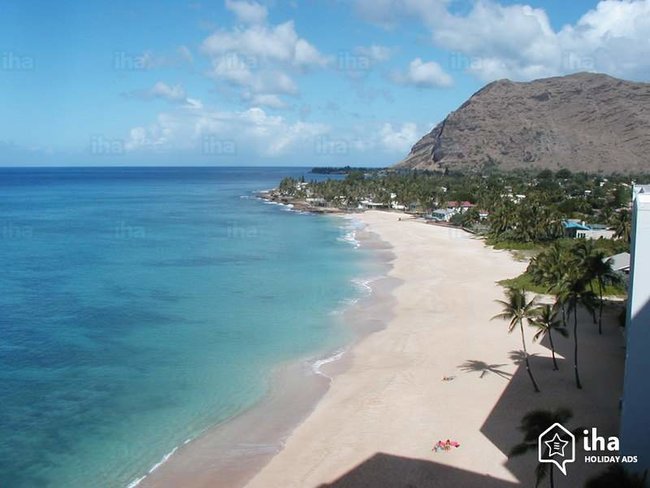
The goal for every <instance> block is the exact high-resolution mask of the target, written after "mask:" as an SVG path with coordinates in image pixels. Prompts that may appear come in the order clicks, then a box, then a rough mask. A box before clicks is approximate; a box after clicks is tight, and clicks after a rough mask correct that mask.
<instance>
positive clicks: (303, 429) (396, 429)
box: [212, 212, 624, 488]
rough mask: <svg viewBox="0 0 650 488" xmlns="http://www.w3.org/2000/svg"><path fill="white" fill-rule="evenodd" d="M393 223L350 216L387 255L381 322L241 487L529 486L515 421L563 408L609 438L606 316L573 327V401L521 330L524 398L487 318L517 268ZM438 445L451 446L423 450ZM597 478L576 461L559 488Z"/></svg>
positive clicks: (376, 216)
mask: <svg viewBox="0 0 650 488" xmlns="http://www.w3.org/2000/svg"><path fill="white" fill-rule="evenodd" d="M399 217H400V216H399V215H397V214H395V213H388V212H366V213H364V214H362V215H359V216H358V218H359V219H361V220H362V221H363V222H364V223H365V224H366V225H367V229H368V230H369V231H370V232H373V233H376V234H377V235H378V236H379V237H380V238H381V239H382V240H383V241H385V242H387V243H388V244H390V246H392V251H393V254H394V261H393V263H392V269H391V270H390V272H389V275H390V276H392V277H394V278H397V279H399V280H401V284H400V285H399V286H398V287H397V288H396V289H395V290H394V291H393V295H394V298H395V304H394V306H393V310H392V317H391V318H389V320H388V321H387V323H386V327H385V329H383V330H381V331H379V332H376V333H374V334H371V335H369V336H368V337H366V338H365V339H364V340H363V341H362V342H361V343H360V344H358V345H357V346H356V347H355V348H354V350H353V351H352V353H351V356H350V357H349V358H348V362H349V365H348V367H347V369H346V371H344V372H343V373H342V374H340V375H338V376H336V377H335V378H334V380H333V382H332V384H331V386H330V389H329V390H328V392H327V393H326V394H325V396H324V398H323V399H322V400H321V401H320V402H319V403H318V404H317V406H316V408H315V409H314V411H313V412H312V413H311V415H310V416H309V417H308V418H307V419H306V420H305V421H304V422H303V423H302V424H301V425H300V426H298V427H297V428H296V429H295V430H294V432H293V433H292V434H291V436H290V437H289V438H288V440H287V441H286V444H285V446H284V449H283V450H282V451H281V452H280V453H279V454H278V455H276V456H275V457H273V459H272V460H271V461H270V462H269V463H268V464H267V465H266V466H265V467H264V468H263V469H262V470H261V471H260V472H259V473H258V474H257V475H256V476H255V477H254V478H253V479H252V480H251V481H250V482H249V483H248V484H247V485H246V486H247V488H308V487H314V488H315V487H359V488H361V487H375V486H376V487H384V486H385V487H407V486H409V487H429V486H430V487H437V486H441V487H442V486H445V487H448V486H464V487H465V486H482V487H492V486H494V487H496V486H503V487H510V486H534V484H535V483H534V469H535V466H536V459H535V454H530V455H527V456H523V457H519V458H514V459H511V460H509V459H508V457H507V453H508V452H509V450H510V449H511V448H512V446H514V445H515V444H517V443H518V442H520V441H521V433H520V432H519V431H518V430H517V425H518V424H519V421H520V419H521V417H522V416H523V415H524V414H525V413H527V412H528V411H530V410H533V409H538V408H557V407H559V406H567V407H570V408H571V409H572V411H573V413H574V427H577V426H589V427H591V426H597V427H598V428H599V430H600V431H601V432H603V433H607V434H608V435H615V434H616V433H617V432H618V401H619V397H620V394H621V384H622V376H623V359H624V350H623V347H622V346H623V338H622V335H621V333H620V331H619V330H618V327H616V326H615V325H614V323H615V320H614V318H613V317H611V316H610V315H607V324H606V327H605V330H604V333H603V335H602V336H598V334H597V331H596V327H595V326H594V325H593V323H592V322H591V320H590V318H589V317H586V316H585V317H581V342H580V346H581V351H582V360H581V373H582V377H583V382H584V390H582V391H578V390H576V388H575V386H574V383H573V376H572V370H571V361H570V358H571V356H570V354H569V351H570V350H572V349H571V348H572V345H571V344H572V343H571V341H570V340H568V339H563V338H559V339H556V342H558V344H557V348H558V350H559V353H560V358H562V357H566V358H567V359H566V360H564V359H561V360H560V369H561V370H560V371H559V372H557V371H552V367H551V361H550V350H549V349H548V348H547V347H545V343H544V342H543V343H542V344H538V343H536V344H533V343H532V341H531V337H532V333H531V332H532V330H528V331H527V333H528V345H529V352H531V353H532V354H534V355H535V357H533V358H531V365H532V368H533V369H534V372H535V374H536V376H537V380H538V382H539V384H540V387H541V389H542V392H541V393H538V394H535V393H533V391H532V388H531V385H530V383H529V380H528V378H527V376H526V375H525V371H524V370H523V368H520V366H519V365H518V358H519V351H520V349H521V344H520V337H519V335H518V334H511V335H509V334H508V333H507V330H506V329H507V327H506V323H505V322H501V321H491V320H490V318H491V317H492V316H493V315H495V314H496V313H498V312H499V311H500V307H499V305H498V304H496V303H495V302H494V300H495V299H497V298H501V297H502V289H501V287H500V286H498V285H497V284H496V281H498V280H500V279H503V278H508V277H513V276H515V275H517V274H519V273H520V272H522V271H523V270H524V269H525V267H526V263H523V262H517V261H515V260H514V259H513V258H512V257H511V255H510V253H508V252H505V251H494V250H492V249H490V248H488V247H486V246H485V245H484V243H483V242H482V241H481V240H478V239H475V238H473V237H472V236H471V235H470V234H467V233H465V232H463V231H461V230H457V229H449V228H441V227H437V226H431V225H426V224H424V223H422V222H417V221H414V220H410V219H409V218H408V217H406V218H403V219H402V220H399V219H398V218H399ZM443 377H453V380H451V381H443ZM446 439H452V440H456V441H458V442H459V443H460V444H461V447H460V448H457V449H454V450H452V451H450V452H442V453H435V452H433V451H432V447H433V445H434V443H435V442H437V441H438V440H446ZM580 455H581V453H580V450H578V459H580ZM603 468H604V466H598V465H585V464H584V463H575V464H574V465H571V468H570V470H569V475H568V476H567V478H566V479H562V480H561V483H562V484H561V485H560V486H572V487H577V486H582V483H583V482H584V480H585V479H586V478H587V477H588V476H590V475H592V474H593V473H596V472H599V471H600V470H602V469H603ZM558 476H562V475H558ZM212 486H221V485H218V484H214V485H212Z"/></svg>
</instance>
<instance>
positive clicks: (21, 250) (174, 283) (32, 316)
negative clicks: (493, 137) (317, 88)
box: [0, 168, 363, 488]
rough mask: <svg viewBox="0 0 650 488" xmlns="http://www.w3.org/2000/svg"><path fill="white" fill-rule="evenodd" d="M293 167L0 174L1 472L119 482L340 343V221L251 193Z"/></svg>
mask: <svg viewBox="0 0 650 488" xmlns="http://www.w3.org/2000/svg"><path fill="white" fill-rule="evenodd" d="M302 173H303V170H296V169H291V170H289V169H286V168H285V169H277V168H276V169H254V168H249V169H232V168H231V169H215V168H211V169H207V168H203V169H173V168H171V169H170V168H168V169H52V170H45V169H31V170H0V195H1V200H0V245H1V252H0V266H1V269H2V279H1V281H0V310H1V312H0V432H1V434H2V435H1V436H0V486H2V487H12V488H13V487H30V488H35V487H41V486H43V487H44V486H47V487H66V488H74V487H84V488H85V487H90V486H99V485H98V484H97V480H98V479H100V480H102V482H101V486H102V487H107V488H108V487H123V486H126V485H128V484H129V482H131V481H133V480H134V479H136V478H138V477H140V476H142V475H143V474H145V473H146V472H147V470H148V469H149V468H150V467H151V466H152V465H153V464H155V463H156V462H158V461H159V460H160V459H161V457H162V456H163V455H164V454H165V453H168V452H169V451H171V450H172V449H173V448H174V447H175V446H177V445H179V444H182V442H183V441H184V440H185V439H188V438H191V437H194V436H196V435H197V434H198V433H200V432H201V431H202V430H203V429H205V428H206V427H207V426H209V425H213V424H215V423H217V422H220V421H223V420H225V419H227V418H229V417H232V416H233V415H235V414H237V413H239V412H241V411H242V410H243V409H245V408H247V407H249V406H251V405H252V404H253V403H255V402H256V401H257V400H259V399H260V397H261V396H262V395H263V394H264V392H265V389H266V387H267V382H268V379H269V373H270V371H271V368H272V367H273V365H276V364H278V363H280V362H283V361H286V360H291V359H297V358H304V357H310V356H315V355H318V354H322V353H323V352H325V351H327V350H331V349H333V348H336V347H338V346H340V345H341V344H342V343H344V342H345V341H346V340H347V336H346V331H345V330H344V329H343V328H342V327H337V326H335V325H333V323H332V320H331V311H332V310H334V309H337V308H341V307H342V305H343V304H344V303H345V301H346V299H349V298H350V297H353V296H356V295H359V294H360V291H359V290H358V289H357V288H356V287H355V286H354V284H353V283H352V282H351V280H352V278H353V277H355V276H358V275H359V273H361V272H362V268H363V262H362V260H361V259H360V257H359V253H358V252H357V251H355V249H354V247H353V246H351V245H350V244H349V243H346V242H345V240H344V239H342V236H343V235H344V233H345V230H344V229H342V227H341V226H342V221H341V219H335V218H326V217H318V216H312V215H298V214H296V213H294V212H289V211H286V209H284V208H282V207H280V206H276V205H269V204H265V203H264V202H262V201H260V200H257V199H254V198H251V197H250V195H251V192H252V191H254V190H259V189H264V188H269V187H272V186H275V185H276V184H277V183H278V182H279V180H280V178H281V177H282V176H284V175H286V174H293V175H295V176H298V175H300V174H302Z"/></svg>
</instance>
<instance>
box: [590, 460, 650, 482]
mask: <svg viewBox="0 0 650 488" xmlns="http://www.w3.org/2000/svg"><path fill="white" fill-rule="evenodd" d="M647 477H648V471H647V470H646V471H645V472H644V473H643V474H638V473H630V472H628V471H626V470H625V468H623V466H621V465H620V464H614V465H612V466H609V467H608V468H607V470H606V471H604V472H603V473H601V474H599V475H598V476H596V477H594V478H590V479H589V480H588V481H587V483H586V484H585V488H610V487H612V486H616V487H617V488H643V487H644V486H646V484H645V482H646V478H647Z"/></svg>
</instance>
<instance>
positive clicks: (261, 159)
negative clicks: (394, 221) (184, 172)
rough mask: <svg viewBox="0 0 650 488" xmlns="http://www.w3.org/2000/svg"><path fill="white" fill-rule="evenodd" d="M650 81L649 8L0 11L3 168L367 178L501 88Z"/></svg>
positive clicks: (606, 2) (647, 0)
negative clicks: (589, 76) (591, 75)
mask: <svg viewBox="0 0 650 488" xmlns="http://www.w3.org/2000/svg"><path fill="white" fill-rule="evenodd" d="M579 71H592V72H601V73H607V74H609V75H612V76H616V77H619V78H624V79H629V80H635V81H649V78H650V0H603V1H600V2H598V1H586V0H572V1H570V2H569V1H566V0H564V1H561V0H546V1H537V0H529V1H528V2H525V1H524V2H520V3H517V2H514V1H509V0H304V1H299V0H287V1H283V0H257V1H253V0H225V1H221V0H211V1H207V0H156V1H154V0H111V1H103V0H96V1H92V2H80V1H78V0H58V1H56V2H53V1H51V0H42V1H36V0H22V1H19V2H18V1H11V0H0V165H2V166H67V165H74V166H110V165H132V166H133V165H135V166H140V165H178V166H182V165H188V166H190V165H224V166H235V165H242V166H244V165H246V166H248V165H268V166H288V165H299V166H316V165H332V166H340V165H346V164H351V165H369V166H386V165H390V164H393V163H396V162H398V161H399V160H400V159H402V158H403V157H404V156H405V155H406V154H407V153H408V151H409V149H410V147H411V146H412V145H413V144H414V143H415V142H416V141H417V140H418V139H419V138H420V137H422V136H423V135H424V134H426V133H427V132H428V131H430V130H431V129H432V128H433V127H434V126H435V125H436V124H437V123H438V122H440V121H442V120H443V119H444V118H445V116H446V115H447V114H448V113H449V112H450V111H453V110H454V109H456V108H457V107H458V106H459V105H460V104H462V103H463V102H464V101H465V100H466V99H467V98H469V97H470V96H471V95H472V94H473V93H474V92H476V91H477V90H479V89H480V88H481V87H482V86H484V85H485V84H486V83H489V82H491V81H494V80H497V79H501V78H509V79H512V80H516V81H528V80H532V79H537V78H544V77H549V76H558V75H564V74H569V73H573V72H579Z"/></svg>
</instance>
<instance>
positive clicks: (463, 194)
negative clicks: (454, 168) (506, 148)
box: [279, 166, 650, 254]
mask: <svg viewBox="0 0 650 488" xmlns="http://www.w3.org/2000/svg"><path fill="white" fill-rule="evenodd" d="M315 171H317V172H319V173H325V174H345V175H346V176H345V178H341V179H329V180H326V181H319V182H316V181H312V182H309V183H304V182H301V181H298V180H295V179H292V178H285V179H284V180H283V181H282V182H281V183H280V186H279V192H280V194H281V195H282V196H284V197H289V198H295V199H302V200H304V199H306V198H317V199H321V200H322V201H323V202H325V205H326V206H328V207H334V208H341V209H346V210H356V209H357V208H359V206H360V205H362V204H364V202H365V204H366V205H367V204H368V203H372V204H374V205H376V206H383V207H385V208H396V209H399V210H404V211H407V212H410V213H414V214H419V215H422V216H431V215H432V212H433V211H434V210H435V209H447V208H448V207H449V208H452V209H453V213H452V215H451V218H450V219H449V221H450V223H451V224H452V225H457V226H459V227H463V228H466V229H468V230H471V231H472V232H474V233H476V234H479V235H482V236H484V237H486V238H487V242H488V244H490V245H493V246H495V248H497V249H519V250H540V249H542V248H543V247H544V246H546V245H548V244H550V243H552V242H554V241H556V240H558V239H562V238H564V237H565V236H566V235H567V231H566V229H565V225H564V222H565V221H567V220H568V219H574V220H575V221H576V222H588V223H589V224H591V225H601V226H606V227H609V228H611V229H612V230H613V231H614V232H615V237H616V239H615V240H612V239H603V240H604V241H610V242H612V243H613V242H617V244H607V245H609V246H611V247H617V248H618V249H620V250H626V249H627V247H628V243H629V237H630V229H631V219H630V211H629V205H630V201H631V181H633V179H634V178H635V177H636V178H638V179H640V180H643V179H644V178H645V179H646V180H648V179H650V177H648V176H647V175H646V176H645V177H644V176H640V175H636V176H632V175H629V176H622V175H611V176H608V177H604V176H602V175H590V174H586V173H571V172H570V171H568V170H560V171H557V172H556V173H553V172H552V171H550V170H544V171H541V172H538V173H533V172H525V171H515V172H509V173H503V172H498V171H492V172H489V173H486V174H482V175H481V174H455V173H444V174H443V173H435V172H429V171H397V170H387V169H359V168H351V167H348V166H346V167H343V168H316V169H315ZM461 202H463V203H465V206H464V207H462V208H461V207H460V206H459V204H460V203H461ZM620 250H619V251H617V252H620ZM612 254H613V253H612Z"/></svg>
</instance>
